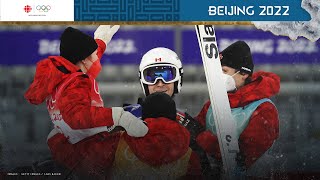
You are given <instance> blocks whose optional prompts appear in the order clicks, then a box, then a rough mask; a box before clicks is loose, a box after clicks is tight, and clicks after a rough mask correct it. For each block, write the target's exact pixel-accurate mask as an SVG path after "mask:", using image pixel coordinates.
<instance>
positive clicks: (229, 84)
mask: <svg viewBox="0 0 320 180" xmlns="http://www.w3.org/2000/svg"><path fill="white" fill-rule="evenodd" d="M238 73H239V71H238V72H236V73H234V74H233V75H232V76H230V75H229V74H224V73H223V74H222V75H223V76H222V77H223V80H224V83H225V86H226V90H227V92H230V91H234V90H236V89H237V87H236V82H235V80H234V79H233V76H234V75H236V74H238Z"/></svg>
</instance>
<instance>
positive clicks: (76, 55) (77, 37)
mask: <svg viewBox="0 0 320 180" xmlns="http://www.w3.org/2000/svg"><path fill="white" fill-rule="evenodd" d="M97 48H98V45H97V43H96V41H95V40H94V39H93V38H92V37H91V36H89V35H87V34H85V33H83V32H81V31H80V30H78V29H75V28H72V27H68V28H66V29H65V30H64V32H63V33H62V34H61V37H60V56H62V57H64V58H65V59H67V60H68V61H70V62H71V63H73V64H76V63H77V62H79V61H81V60H83V59H85V58H87V57H88V56H90V55H91V54H92V53H93V52H94V51H95V50H96V49H97Z"/></svg>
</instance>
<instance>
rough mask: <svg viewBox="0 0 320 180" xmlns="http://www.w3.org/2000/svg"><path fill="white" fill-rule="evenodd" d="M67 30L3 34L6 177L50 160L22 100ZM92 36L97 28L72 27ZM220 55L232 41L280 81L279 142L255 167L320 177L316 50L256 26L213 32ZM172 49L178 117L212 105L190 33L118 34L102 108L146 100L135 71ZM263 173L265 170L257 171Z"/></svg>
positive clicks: (41, 114)
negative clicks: (178, 71)
mask: <svg viewBox="0 0 320 180" xmlns="http://www.w3.org/2000/svg"><path fill="white" fill-rule="evenodd" d="M66 27H67V26H53V25H52V26H40V25H32V26H16V25H12V26H3V25H2V26H0V47H1V48H0V99H1V100H0V113H1V116H0V140H1V146H0V147H1V151H2V152H1V155H0V157H1V168H2V169H3V170H4V171H8V170H10V169H12V168H14V167H17V166H24V165H30V164H32V163H33V162H36V161H41V160H42V159H45V158H47V157H49V156H50V152H49V150H48V148H47V144H46V138H47V135H48V133H49V132H50V131H51V129H52V125H51V122H50V119H49V116H48V113H47V110H46V107H45V105H44V104H42V105H40V106H34V105H30V104H28V103H27V101H26V100H25V99H24V97H23V95H24V92H25V91H26V89H27V88H28V86H29V85H30V83H31V82H32V80H33V76H34V72H35V64H36V63H37V62H38V61H39V60H40V59H43V58H46V57H47V56H50V55H59V37H60V34H61V33H62V31H63V30H64V29H65V28H66ZM73 27H75V28H79V29H80V30H82V31H84V32H86V33H88V34H91V35H93V32H94V30H95V29H96V27H97V26H87V25H86V26H75V25H74V26H73ZM216 36H217V40H218V46H219V50H223V49H224V48H225V47H227V46H228V45H229V44H231V43H232V42H234V41H236V40H244V41H246V42H247V43H248V44H249V46H250V47H251V51H252V54H253V58H254V62H255V64H256V66H255V71H258V70H264V71H271V72H274V73H276V74H278V75H279V76H280V77H281V91H280V93H279V94H278V95H277V96H275V97H273V98H272V100H273V101H274V103H275V104H276V106H277V108H278V111H279V116H280V137H279V139H278V140H277V142H275V144H274V146H273V147H272V149H271V150H270V151H269V152H268V153H267V154H266V155H265V156H264V157H262V158H261V159H260V160H259V161H258V162H257V164H256V167H255V171H259V170H261V171H263V170H264V169H266V168H265V167H266V165H268V167H269V168H271V169H272V170H273V171H277V172H279V171H280V172H319V169H320V152H319V151H320V121H319V120H320V43H319V41H317V42H310V41H309V40H307V39H304V38H300V39H298V40H296V41H292V40H290V39H289V38H287V37H282V36H275V35H273V34H271V33H269V32H263V31H262V30H257V29H256V28H255V27H253V26H230V25H229V26H216ZM158 46H163V47H167V48H170V49H173V50H175V51H176V52H177V54H178V55H179V56H180V58H181V60H182V62H183V65H184V80H183V81H184V82H183V86H182V91H181V93H180V94H179V95H177V96H176V97H175V100H176V104H177V106H178V107H179V109H182V110H186V111H187V112H189V113H190V114H191V115H192V116H196V115H197V113H198V112H199V111H200V109H201V107H202V105H203V104H204V103H205V102H206V101H207V100H208V99H209V95H208V89H207V85H206V78H205V74H204V70H203V65H202V60H201V56H200V51H199V47H198V41H197V38H196V33H195V30H194V26H151V25H147V26H142V25H139V26H122V27H121V28H120V30H119V32H118V33H117V34H116V35H115V36H114V38H113V40H112V41H111V42H110V44H109V45H108V46H107V50H106V53H105V55H104V56H103V58H102V63H103V69H102V72H101V74H100V75H99V77H98V82H99V86H100V91H101V94H102V97H103V100H104V103H105V106H106V107H110V106H122V104H123V103H136V102H137V99H138V97H143V94H142V92H141V88H140V83H139V79H138V65H139V62H140V58H141V57H142V55H143V54H144V53H145V52H147V51H148V50H149V49H151V48H154V47H158ZM262 165H263V166H262Z"/></svg>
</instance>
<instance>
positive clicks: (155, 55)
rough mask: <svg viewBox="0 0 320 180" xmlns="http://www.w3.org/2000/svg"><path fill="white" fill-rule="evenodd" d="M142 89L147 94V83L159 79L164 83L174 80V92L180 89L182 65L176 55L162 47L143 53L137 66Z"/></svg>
mask: <svg viewBox="0 0 320 180" xmlns="http://www.w3.org/2000/svg"><path fill="white" fill-rule="evenodd" d="M139 78H140V83H141V87H142V90H143V92H144V94H145V95H146V96H148V95H149V89H148V85H153V84H156V83H157V81H158V80H159V79H161V80H162V81H163V82H164V83H172V82H174V94H175V93H179V92H180V91H181V86H182V78H183V67H182V64H181V61H180V59H179V57H178V55H177V54H176V53H175V52H174V51H172V50H170V49H168V48H164V47H157V48H154V49H151V50H149V51H148V52H147V53H146V54H144V55H143V57H142V59H141V62H140V66H139Z"/></svg>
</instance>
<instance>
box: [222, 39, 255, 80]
mask: <svg viewBox="0 0 320 180" xmlns="http://www.w3.org/2000/svg"><path fill="white" fill-rule="evenodd" d="M220 60H221V65H223V66H228V67H231V68H234V69H238V70H240V72H244V73H247V74H252V73H253V67H254V65H253V61H252V56H251V51H250V47H249V46H248V44H247V43H245V42H244V41H237V42H235V43H233V44H231V45H230V46H228V47H227V48H226V49H224V50H223V51H222V52H221V53H220Z"/></svg>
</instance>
